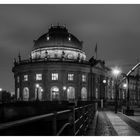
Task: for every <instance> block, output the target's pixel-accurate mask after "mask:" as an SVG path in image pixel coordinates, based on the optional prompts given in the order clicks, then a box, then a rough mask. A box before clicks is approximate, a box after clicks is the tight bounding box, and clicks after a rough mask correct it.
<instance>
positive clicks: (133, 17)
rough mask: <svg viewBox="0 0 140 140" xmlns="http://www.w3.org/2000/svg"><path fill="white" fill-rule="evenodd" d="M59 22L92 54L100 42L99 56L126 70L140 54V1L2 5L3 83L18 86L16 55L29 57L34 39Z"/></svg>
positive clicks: (7, 86) (0, 75) (0, 74)
mask: <svg viewBox="0 0 140 140" xmlns="http://www.w3.org/2000/svg"><path fill="white" fill-rule="evenodd" d="M58 22H59V23H60V24H66V26H67V28H68V30H69V32H71V33H72V34H74V35H75V36H76V37H77V38H79V39H80V40H82V41H83V42H84V44H83V45H84V48H83V49H84V51H85V52H86V55H87V57H88V58H89V57H91V56H93V55H95V54H94V47H95V44H96V42H97V43H98V58H100V59H104V60H105V61H106V64H107V65H108V66H115V65H117V66H120V67H121V69H122V70H123V71H124V72H127V71H128V70H129V68H131V67H132V66H129V64H131V65H134V64H136V62H137V59H138V58H139V54H140V5H0V87H2V88H3V89H6V90H9V91H13V90H14V75H13V73H12V71H11V70H12V67H13V58H14V57H17V55H18V53H19V52H20V53H21V56H22V58H27V57H28V56H29V53H30V51H31V49H32V47H33V40H34V39H37V38H38V37H39V36H40V35H42V34H43V33H45V32H47V31H48V26H49V25H50V24H54V25H57V23H58Z"/></svg>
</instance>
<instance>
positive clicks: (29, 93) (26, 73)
mask: <svg viewBox="0 0 140 140" xmlns="http://www.w3.org/2000/svg"><path fill="white" fill-rule="evenodd" d="M82 47H83V42H82V41H80V40H79V39H77V38H76V37H75V36H74V35H72V34H71V33H69V32H68V30H67V28H66V27H65V26H51V27H50V28H49V30H48V32H47V33H45V34H44V35H42V36H41V37H39V38H38V39H37V40H35V41H34V46H33V49H32V51H31V53H30V57H29V58H28V59H27V60H22V59H21V56H20V55H19V58H18V60H15V62H14V67H13V69H12V71H13V73H14V78H15V95H16V98H17V100H23V101H31V100H40V101H56V100H60V101H66V100H67V101H73V100H83V101H87V100H93V99H105V98H106V97H108V94H107V92H108V84H107V83H108V79H109V69H108V68H106V66H105V62H104V61H102V60H96V59H94V57H92V58H91V59H90V60H87V59H86V54H85V52H84V51H83V50H82Z"/></svg>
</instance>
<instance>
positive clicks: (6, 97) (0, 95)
mask: <svg viewBox="0 0 140 140" xmlns="http://www.w3.org/2000/svg"><path fill="white" fill-rule="evenodd" d="M10 101H11V93H10V92H8V91H6V90H2V91H0V103H7V102H10Z"/></svg>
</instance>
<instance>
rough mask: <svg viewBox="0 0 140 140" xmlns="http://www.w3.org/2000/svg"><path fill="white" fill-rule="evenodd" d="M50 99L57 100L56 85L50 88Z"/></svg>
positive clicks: (57, 91)
mask: <svg viewBox="0 0 140 140" xmlns="http://www.w3.org/2000/svg"><path fill="white" fill-rule="evenodd" d="M51 100H52V101H54V100H59V88H58V87H56V86H53V87H52V88H51Z"/></svg>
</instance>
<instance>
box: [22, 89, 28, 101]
mask: <svg viewBox="0 0 140 140" xmlns="http://www.w3.org/2000/svg"><path fill="white" fill-rule="evenodd" d="M28 100H29V88H28V87H24V89H23V101H28Z"/></svg>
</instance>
